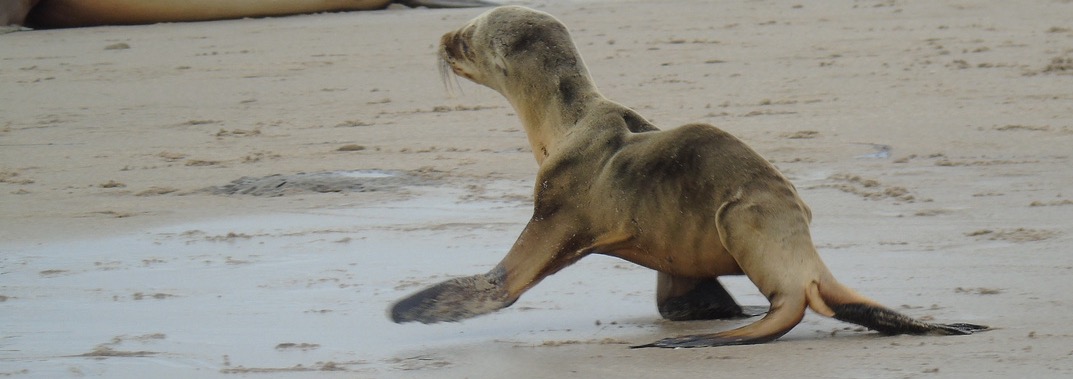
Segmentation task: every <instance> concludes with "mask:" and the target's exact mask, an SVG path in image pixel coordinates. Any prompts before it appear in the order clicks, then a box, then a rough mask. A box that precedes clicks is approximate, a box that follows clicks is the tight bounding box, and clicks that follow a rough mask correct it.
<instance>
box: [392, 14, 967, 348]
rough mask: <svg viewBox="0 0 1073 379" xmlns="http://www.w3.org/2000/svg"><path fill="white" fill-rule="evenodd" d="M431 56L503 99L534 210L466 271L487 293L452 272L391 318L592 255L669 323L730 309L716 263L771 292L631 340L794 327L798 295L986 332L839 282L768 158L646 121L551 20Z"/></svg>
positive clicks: (451, 307)
mask: <svg viewBox="0 0 1073 379" xmlns="http://www.w3.org/2000/svg"><path fill="white" fill-rule="evenodd" d="M441 58H442V59H443V61H444V64H445V67H446V68H447V69H449V70H450V71H452V72H454V73H455V74H457V75H459V76H462V77H465V78H467V79H470V80H472V81H474V82H476V83H479V84H483V85H485V86H487V87H489V88H492V89H494V90H496V91H498V92H499V93H501V94H503V96H504V97H506V98H507V100H509V101H510V103H511V105H513V107H514V109H515V110H516V111H517V113H518V115H519V117H520V118H521V121H522V124H523V126H524V127H525V131H526V134H527V135H528V137H529V143H530V145H531V146H532V149H533V153H534V155H535V158H536V160H537V162H538V163H539V164H540V169H539V172H538V174H537V182H536V188H535V204H534V212H533V217H532V219H531V220H530V221H529V224H528V225H527V226H526V228H525V230H524V231H523V232H522V235H521V236H520V237H519V238H518V241H517V242H516V243H515V245H514V247H513V248H511V250H510V252H509V253H508V254H507V256H506V257H505V258H503V260H502V261H501V262H500V263H499V265H498V266H496V268H495V269H493V270H492V272H490V273H488V274H482V275H477V276H475V277H478V278H489V277H491V278H494V280H493V282H494V283H495V286H494V291H492V290H491V289H487V288H486V289H483V290H475V289H460V288H462V287H459V286H458V285H457V282H456V281H457V280H458V279H455V280H454V281H449V282H446V283H443V284H440V285H437V286H433V287H432V288H430V289H428V290H425V291H422V292H419V293H417V294H415V295H412V296H410V297H409V298H407V299H405V300H402V301H401V302H399V303H398V304H396V305H395V306H394V307H393V309H392V318H393V319H394V320H395V321H396V322H406V321H420V322H426V323H427V322H436V321H453V320H456V319H458V317H457V316H458V315H459V310H458V309H457V307H458V306H459V304H460V302H458V301H456V300H454V299H457V298H460V297H461V298H472V299H481V300H480V301H476V300H475V303H474V304H473V307H472V308H470V309H469V310H467V311H465V312H462V313H464V314H465V315H467V316H474V315H477V314H481V313H486V312H489V311H490V310H493V309H498V308H497V307H496V306H498V307H505V306H508V305H510V304H511V303H513V302H514V301H515V300H516V299H517V298H518V297H519V296H521V294H522V293H523V292H525V291H526V290H528V289H529V288H532V287H533V286H534V285H536V284H537V283H538V282H540V280H541V279H543V278H545V277H547V276H548V275H551V274H553V273H555V272H556V271H558V270H560V269H562V268H563V267H566V266H568V265H570V264H572V263H574V262H576V261H577V260H578V259H581V258H582V257H584V256H586V255H588V254H592V253H596V254H606V255H611V256H615V257H619V258H622V259H625V260H628V261H631V262H634V263H637V264H639V265H642V266H645V267H648V268H651V269H653V270H656V271H658V272H660V277H659V284H658V286H657V287H658V289H657V303H658V304H659V307H660V312H661V314H663V315H664V317H667V318H670V319H698V318H713V317H733V316H736V315H740V314H741V308H740V307H738V305H737V304H735V303H734V302H733V300H732V299H731V298H730V297H729V295H728V294H726V295H724V294H725V290H724V289H723V288H722V286H721V285H720V284H719V283H718V281H716V280H715V278H717V277H719V276H722V275H738V274H745V275H747V276H748V277H749V279H751V280H752V281H753V283H755V284H756V286H757V287H758V288H759V289H760V291H761V292H762V293H763V294H764V295H765V296H766V297H767V298H768V300H770V302H771V306H770V309H769V312H768V313H767V315H766V316H765V317H764V318H762V319H760V320H759V321H757V322H755V323H753V324H750V325H746V326H744V327H741V328H738V329H734V330H730V331H724V332H720V333H715V334H708V335H700V336H686V337H679V338H669V339H665V340H661V341H658V342H656V343H653V344H648V345H643V346H659V347H696V346H718V345H736V344H750V343H760V342H766V341H770V340H774V339H776V338H778V337H779V336H782V335H783V334H785V333H786V332H788V331H789V330H790V329H791V328H793V327H794V326H795V325H797V323H798V322H800V321H801V319H802V317H803V316H804V312H805V308H806V307H811V308H812V309H813V310H814V311H815V312H817V313H820V314H822V315H825V316H829V317H836V318H840V319H843V320H846V321H850V322H854V323H858V324H861V325H865V326H868V327H872V328H875V329H877V330H879V331H881V332H884V333H888V334H896V333H913V334H923V333H939V334H968V333H971V332H973V331H975V330H980V329H984V328H986V327H981V326H976V325H968V324H956V325H937V324H929V323H924V322H921V321H918V320H914V319H912V318H909V317H907V316H903V315H900V314H897V313H896V312H894V311H892V310H889V309H886V308H883V307H882V306H881V305H879V304H878V303H876V302H874V301H872V300H870V299H868V298H865V297H863V296H861V295H859V294H857V293H856V292H854V291H852V290H850V289H849V288H847V287H845V286H843V285H842V284H840V283H839V282H838V281H836V280H835V278H834V277H833V276H832V275H831V273H830V271H828V269H827V267H826V266H825V265H824V264H823V262H822V261H821V260H820V257H819V255H818V254H817V253H816V250H815V248H814V247H813V243H812V239H811V237H810V233H809V221H810V219H811V212H810V210H809V208H808V206H806V205H805V203H804V202H803V201H802V200H801V199H800V198H799V197H798V195H797V190H796V189H795V188H794V186H793V185H792V184H790V182H789V181H788V180H786V178H785V177H783V176H782V174H780V173H779V171H778V170H777V169H776V168H775V167H773V166H772V165H771V164H770V163H768V161H767V160H765V159H764V158H762V157H761V156H760V155H759V154H757V153H756V152H755V151H753V150H752V149H750V148H749V147H748V146H746V145H745V144H744V143H743V142H742V141H740V140H738V139H737V138H735V137H734V136H731V135H730V134H728V133H726V132H724V131H722V130H719V129H717V128H715V127H714V126H711V125H702V124H690V125H685V126H682V127H679V128H675V129H672V130H667V131H659V130H658V129H657V128H656V127H655V126H653V125H652V124H651V123H649V122H648V121H646V120H645V119H644V118H643V117H641V116H640V115H638V114H637V113H636V112H634V111H633V110H630V109H629V108H626V107H624V106H622V105H619V104H617V103H615V102H612V101H610V100H608V99H607V98H605V97H604V96H602V95H601V94H600V93H599V92H598V91H597V89H596V86H595V84H593V81H592V79H591V78H590V76H589V73H588V71H587V69H586V68H585V64H584V63H583V61H582V59H581V56H580V55H579V54H578V53H577V51H576V50H575V48H574V44H573V42H572V41H571V38H570V34H569V32H568V31H567V29H566V27H565V26H563V25H562V24H561V23H560V22H559V21H558V20H556V19H555V18H553V17H552V16H550V15H548V14H546V13H543V12H538V11H533V10H529V9H526V8H522V7H501V8H497V9H494V10H492V11H489V12H487V13H485V14H483V15H481V16H480V17H478V18H476V19H474V20H473V21H471V22H470V23H468V24H467V25H465V26H463V27H462V28H460V29H458V30H456V31H454V32H450V33H447V34H446V35H444V36H443V38H442V39H441ZM478 281H479V282H481V283H488V281H487V279H479V280H478ZM456 290H457V291H461V293H459V292H456ZM490 291H492V292H494V293H495V295H496V296H488V294H489V293H492V292H490ZM490 304H491V305H496V306H490ZM463 307H465V305H463ZM713 310H714V311H713ZM840 313H841V315H840Z"/></svg>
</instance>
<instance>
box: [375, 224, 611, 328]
mask: <svg viewBox="0 0 1073 379" xmlns="http://www.w3.org/2000/svg"><path fill="white" fill-rule="evenodd" d="M571 225H572V224H571V223H569V222H562V221H561V219H560V218H559V217H557V216H555V215H553V216H545V217H534V218H533V219H532V220H530V221H529V224H528V225H526V227H525V230H523V231H522V234H521V236H519V237H518V241H517V242H515V243H514V246H513V247H512V248H511V249H510V252H509V253H507V256H506V257H504V258H503V260H502V261H500V262H499V264H498V265H497V266H496V267H495V268H494V269H492V270H491V271H489V272H488V273H486V274H480V275H473V276H466V277H461V278H455V279H451V280H448V281H445V282H442V283H439V284H436V285H433V286H431V287H428V288H426V289H424V290H421V291H420V292H417V293H415V294H413V295H410V296H408V297H406V298H404V299H402V300H400V301H399V302H397V303H395V304H394V305H393V306H392V307H391V312H390V313H391V320H392V321H395V322H397V323H403V322H412V321H417V322H421V323H425V324H431V323H436V322H448V321H459V320H463V319H467V318H471V317H475V316H480V315H483V314H487V313H491V312H494V311H497V310H500V309H503V308H506V307H508V306H510V305H511V304H514V301H515V300H518V297H520V296H521V295H522V293H523V292H525V291H526V290H528V289H529V288H531V287H533V286H535V285H536V284H537V283H539V282H540V281H541V280H542V279H544V278H545V277H547V276H548V275H551V274H554V273H555V272H557V271H559V270H560V269H562V268H563V267H566V266H569V265H570V264H572V263H574V262H576V261H577V260H578V259H581V257H583V256H585V255H586V254H588V253H589V251H591V246H590V244H591V243H592V242H593V238H591V237H587V236H586V235H585V234H583V233H581V232H579V231H577V230H576V227H574V226H571Z"/></svg>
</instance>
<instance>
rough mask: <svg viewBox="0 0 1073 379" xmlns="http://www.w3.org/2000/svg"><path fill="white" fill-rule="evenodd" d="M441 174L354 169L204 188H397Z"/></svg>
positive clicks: (227, 191) (272, 191)
mask: <svg viewBox="0 0 1073 379" xmlns="http://www.w3.org/2000/svg"><path fill="white" fill-rule="evenodd" d="M440 177H441V175H439V174H438V172H436V171H432V170H414V171H395V170H353V171H326V172H313V173H305V172H302V173H297V174H292V175H280V174H274V175H269V176H264V177H259V178H254V177H247V176H244V177H241V178H239V179H236V180H234V181H232V182H231V183H228V184H226V185H222V186H214V187H209V188H206V189H204V191H207V192H210V193H212V194H214V195H250V196H264V197H279V196H287V195H295V194H302V193H332V192H376V191H393V190H398V189H399V188H401V187H405V186H422V185H431V184H435V183H437V182H439V179H440Z"/></svg>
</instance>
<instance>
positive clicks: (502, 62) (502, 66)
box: [492, 54, 508, 77]
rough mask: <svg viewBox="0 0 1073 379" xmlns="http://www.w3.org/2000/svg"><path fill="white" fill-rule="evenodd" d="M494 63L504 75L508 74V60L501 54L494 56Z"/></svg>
mask: <svg viewBox="0 0 1073 379" xmlns="http://www.w3.org/2000/svg"><path fill="white" fill-rule="evenodd" d="M492 64H493V65H495V66H496V69H497V70H499V72H500V73H502V74H503V76H504V77H505V76H508V75H507V60H506V59H503V57H502V56H501V55H499V54H496V55H495V57H493V58H492Z"/></svg>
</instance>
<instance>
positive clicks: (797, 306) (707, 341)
mask: <svg viewBox="0 0 1073 379" xmlns="http://www.w3.org/2000/svg"><path fill="white" fill-rule="evenodd" d="M805 303H806V301H805V296H804V294H794V295H792V296H787V295H776V296H774V297H773V299H772V301H771V308H770V310H769V311H768V313H767V315H765V316H764V318H762V319H760V320H758V321H756V322H754V323H752V324H749V325H746V326H743V327H740V328H737V329H732V330H728V331H724V332H719V333H714V334H700V335H690V336H679V337H673V338H664V339H662V340H659V341H656V342H652V343H648V344H644V345H637V346H632V347H633V348H641V347H663V348H688V347H712V346H732V345H752V344H758V343H764V342H769V341H772V340H775V339H776V338H779V337H782V335H783V334H786V332H789V331H790V329H793V328H794V326H796V325H797V323H799V322H801V319H802V318H803V317H805Z"/></svg>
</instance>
